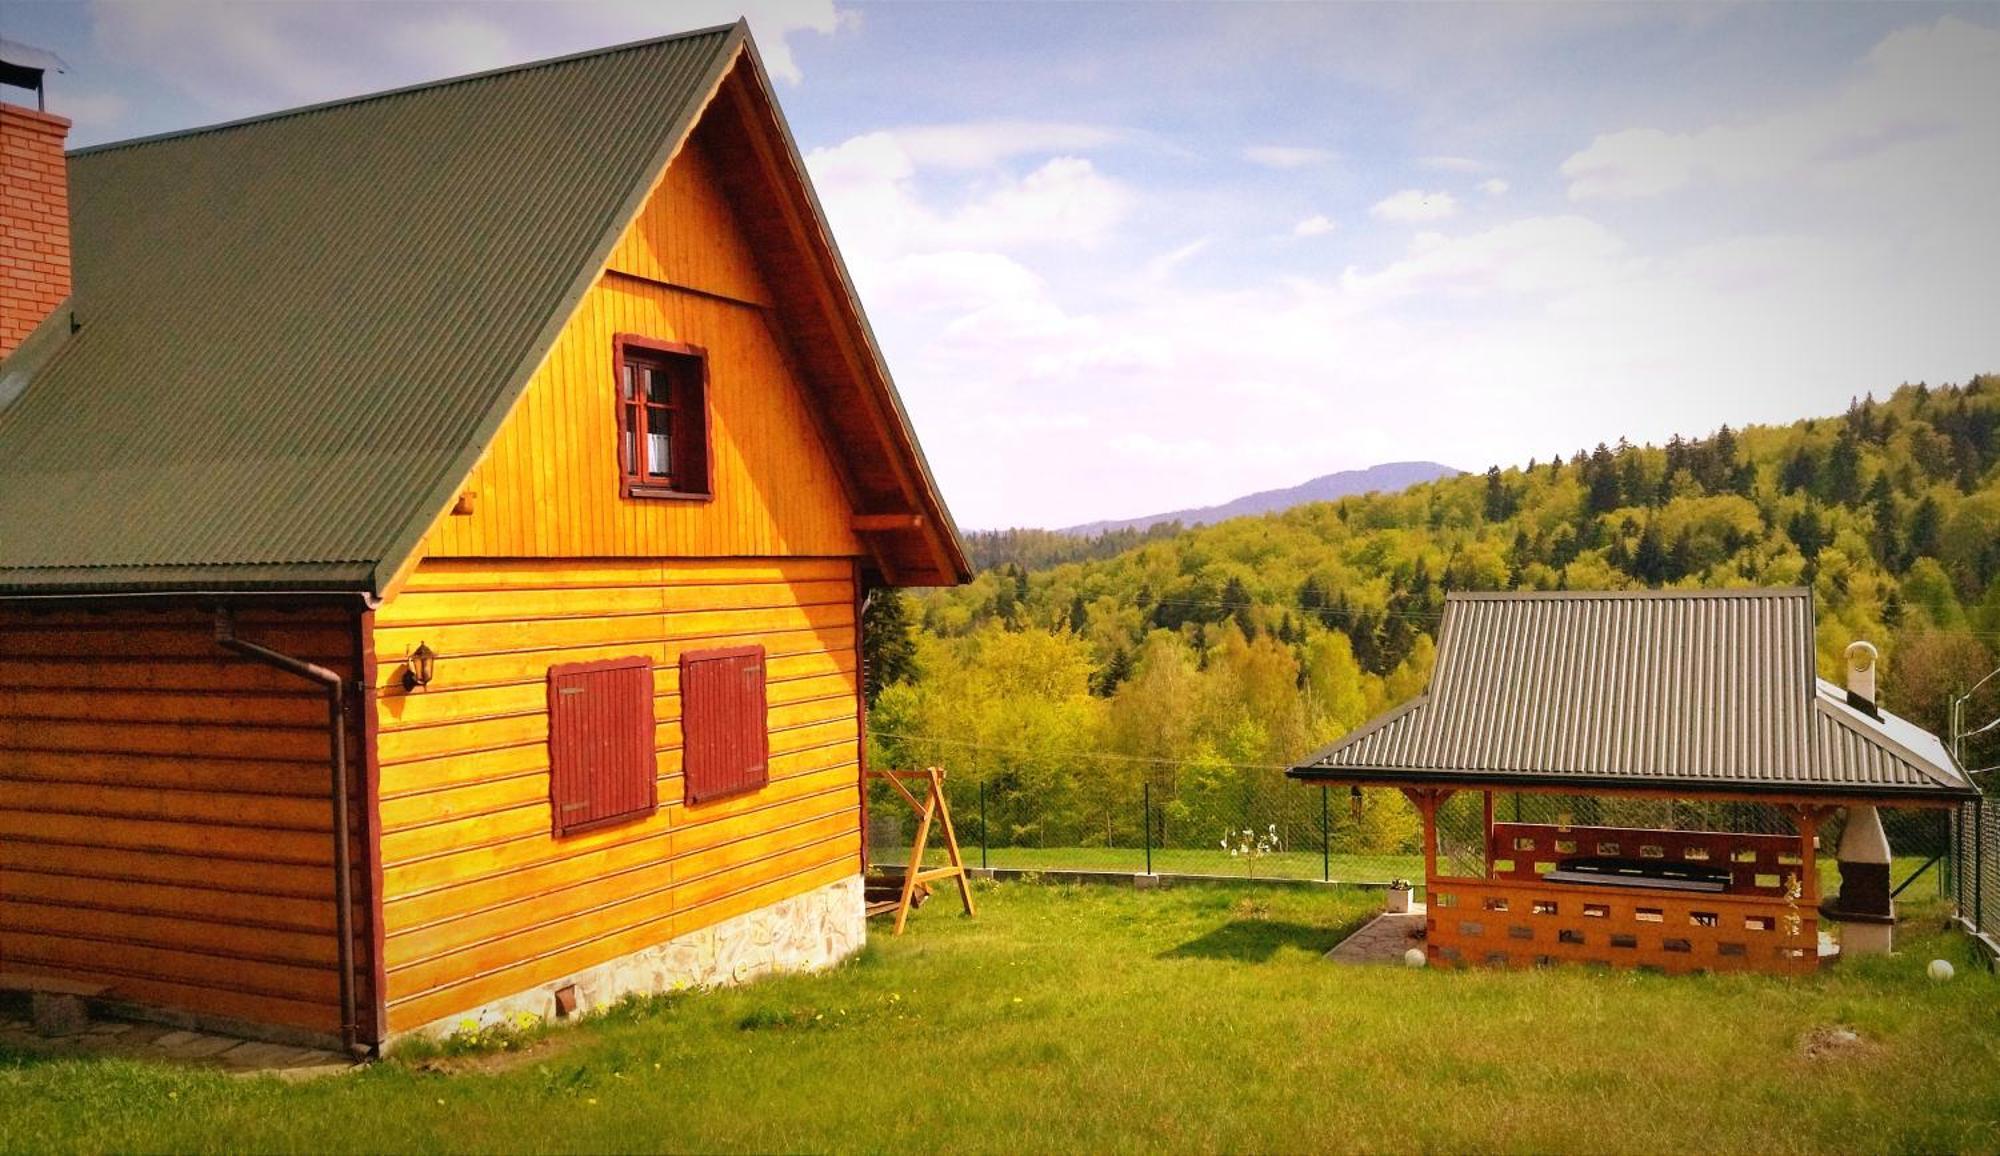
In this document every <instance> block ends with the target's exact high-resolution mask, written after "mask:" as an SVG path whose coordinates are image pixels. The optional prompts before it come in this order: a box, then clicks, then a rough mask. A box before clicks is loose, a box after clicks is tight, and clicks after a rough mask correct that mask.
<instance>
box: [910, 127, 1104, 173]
mask: <svg viewBox="0 0 2000 1156" xmlns="http://www.w3.org/2000/svg"><path fill="white" fill-rule="evenodd" d="M890 135H891V136H893V137H894V138H895V140H896V143H897V144H898V145H900V146H901V147H902V149H903V151H904V152H905V153H907V154H908V155H909V157H910V159H911V160H912V161H913V162H915V163H916V164H917V165H918V166H919V167H922V168H942V169H954V170H973V169H985V168H990V167H992V166H993V165H996V164H998V163H1000V162H1001V161H1005V160H1011V159H1013V158H1014V157H1018V156H1024V155H1025V156H1031V155H1042V156H1047V155H1050V154H1054V153H1082V152H1089V151H1091V150H1093V149H1098V148H1102V147H1104V146H1105V145H1108V144H1111V143H1112V142H1113V141H1115V140H1117V139H1118V134H1117V133H1115V132H1113V131H1111V130H1110V129H1106V128H1101V127H1098V126H1096V125H1088V124H1069V123H1064V122H1060V121H1027V120H992V121H976V122H969V123H965V124H933V125H915V126H912V127H909V128H899V129H893V130H891V131H890Z"/></svg>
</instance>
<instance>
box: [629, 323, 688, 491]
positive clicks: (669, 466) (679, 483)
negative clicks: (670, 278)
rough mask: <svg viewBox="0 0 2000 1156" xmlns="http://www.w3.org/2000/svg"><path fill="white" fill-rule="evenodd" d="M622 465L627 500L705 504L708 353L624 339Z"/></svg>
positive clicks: (643, 340) (666, 343)
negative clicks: (691, 500)
mask: <svg viewBox="0 0 2000 1156" xmlns="http://www.w3.org/2000/svg"><path fill="white" fill-rule="evenodd" d="M617 362H618V462H619V471H620V476H621V479H622V486H621V488H622V491H623V493H624V495H625V496H626V497H628V498H706V497H708V496H709V495H710V493H711V491H710V489H709V480H708V396H707V395H708V358H707V355H706V354H705V353H704V352H703V350H702V349H701V347H699V346H695V345H682V344H678V343H675V342H664V341H649V340H646V339H644V338H638V337H620V338H619V339H618V341H617Z"/></svg>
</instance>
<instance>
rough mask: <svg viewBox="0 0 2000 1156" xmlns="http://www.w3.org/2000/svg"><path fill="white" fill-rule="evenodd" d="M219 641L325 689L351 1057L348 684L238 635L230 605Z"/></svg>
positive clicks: (343, 1007)
mask: <svg viewBox="0 0 2000 1156" xmlns="http://www.w3.org/2000/svg"><path fill="white" fill-rule="evenodd" d="M215 641H216V644H217V645H218V646H221V647H222V648H223V649H224V650H228V651H232V652H234V653H236V654H240V655H243V656H244V657H246V658H251V659H254V660H256V661H258V662H261V663H263V664H265V665H266V666H272V667H276V668H277V669H279V670H282V671H284V672H286V673H287V674H292V675H296V676H298V677H299V678H303V679H308V680H310V681H312V682H316V683H318V684H320V686H321V687H323V688H324V689H325V690H326V714H327V722H328V729H329V730H330V731H331V732H332V736H333V737H332V740H331V747H332V749H331V754H332V757H333V799H332V802H333V870H334V879H333V892H334V934H335V936H336V937H338V939H339V942H338V944H337V945H336V948H337V953H338V964H337V966H338V967H339V970H340V1044H341V1047H343V1048H345V1049H347V1051H348V1052H350V1053H352V1054H357V1055H359V1054H366V1053H367V1052H368V1050H369V1049H367V1048H366V1047H361V1046H358V1045H357V1044H356V1042H355V1041H356V1039H357V1037H358V1036H359V1034H360V1027H359V1025H358V1024H357V1023H356V1022H355V1021H356V1015H355V999H354V863H353V852H352V848H351V847H350V844H349V839H350V835H349V830H348V817H347V808H348V785H347V685H346V682H345V680H343V679H342V678H341V677H340V675H339V674H338V673H336V672H334V671H331V670H328V669H327V668H326V667H324V666H320V665H319V664H317V663H312V662H307V661H305V660H304V659H299V658H293V657H292V656H291V655H289V654H281V653H279V652H278V651H275V650H272V649H271V648H269V647H267V646H259V645H257V644H256V643H254V642H246V641H244V640H243V639H241V638H238V637H236V622H235V620H234V619H233V618H232V617H231V615H230V611H229V609H228V608H227V607H221V608H218V609H217V610H216V612H215Z"/></svg>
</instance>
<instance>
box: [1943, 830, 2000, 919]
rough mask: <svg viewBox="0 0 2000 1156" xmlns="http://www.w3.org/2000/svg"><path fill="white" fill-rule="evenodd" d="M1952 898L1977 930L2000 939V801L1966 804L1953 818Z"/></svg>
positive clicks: (1959, 915) (1959, 911) (1961, 917)
mask: <svg viewBox="0 0 2000 1156" xmlns="http://www.w3.org/2000/svg"><path fill="white" fill-rule="evenodd" d="M1951 864H1952V870H1951V896H1952V901H1953V902H1954V903H1955V904H1957V906H1958V917H1959V918H1960V919H1962V920H1964V921H1965V923H1966V925H1967V926H1969V927H1970V928H1972V930H1973V931H1975V932H1979V933H1982V934H1985V935H1991V936H2000V798H1995V797H1993V796H1990V795H1989V796H1987V797H1986V798H1983V799H1979V800H1977V801H1975V802H1971V803H1966V804H1964V805H1963V806H1961V807H1960V808H1959V809H1958V810H1957V811H1956V812H1955V813H1954V814H1953V815H1952V856H1951Z"/></svg>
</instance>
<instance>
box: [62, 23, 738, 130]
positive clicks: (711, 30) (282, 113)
mask: <svg viewBox="0 0 2000 1156" xmlns="http://www.w3.org/2000/svg"><path fill="white" fill-rule="evenodd" d="M747 27H748V21H747V20H746V19H743V18H738V19H737V20H736V21H734V22H733V23H729V24H714V25H710V26H708V27H706V28H694V29H689V30H687V31H685V32H670V33H668V34H666V35H664V36H649V37H646V38H645V39H642V40H628V41H626V42H625V43H623V44H612V45H607V46H605V47H602V48H586V49H584V50H582V51H580V52H570V53H566V54H564V55H562V56H549V57H544V58H542V59H540V60H527V61H522V62H521V63H519V64H503V65H501V66H499V67H497V68H488V69H483V70H481V71H479V72H466V73H461V74H459V75H457V76H444V77H439V78H438V79H436V80H422V81H418V82H416V83H415V84H405V85H399V86H397V87H395V88H384V89H378V90H377V91H374V92H364V93H359V94H357V95H354V96H341V97H335V98H334V99H332V100H323V101H319V102H317V103H314V104H302V105H297V106H295V107H292V108H281V109H275V110H273V111H271V112H260V113H257V114H255V115H254V116H245V117H238V118H237V119H235V120H225V121H218V122H216V123H215V124H204V125H196V126H194V127H192V128H179V129H173V130H170V131H168V132H159V133H153V134H151V135H148V136H137V137H130V138H128V139H125V140H117V141H106V142H105V143H103V144H96V145H90V146H88V147H86V148H80V149H71V150H69V152H68V154H67V155H68V156H70V157H72V158H74V157H87V156H96V155H98V154H101V153H109V152H119V151H123V150H126V149H135V148H141V147H144V146H146V145H154V144H165V143H167V142H169V141H177V140H185V139H189V138H192V137H198V136H206V135H208V134H210V133H219V132H228V131H230V130H233V129H239V128H251V127H254V126H256V125H261V124H268V123H271V122H273V121H280V120H289V119H291V118H293V117H298V116H308V115H310V114H312V113H317V112H329V111H331V110H333V109H337V108H345V107H347V106H349V105H359V104H368V103H371V102H373V101H377V100H387V99H389V98H390V97H397V96H410V95H414V94H416V93H419V92H428V91H431V90H433V89H439V88H449V87H451V86H453V85H458V84H468V83H471V82H472V81H475V80H490V79H492V78H494V77H499V76H507V75H509V74H511V73H516V72H529V71H532V70H534V69H537V68H548V67H551V66H554V65H558V64H570V63H574V62H576V61H579V60H589V59H593V58H596V57H602V56H614V55H617V54H618V53H621V52H633V51H636V50H638V49H641V48H653V47H656V46H658V45H661V44H667V43H671V42H673V41H676V40H693V39H696V38H698V37H703V36H716V35H726V34H728V33H731V32H736V31H739V30H745V31H746V32H747Z"/></svg>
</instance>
